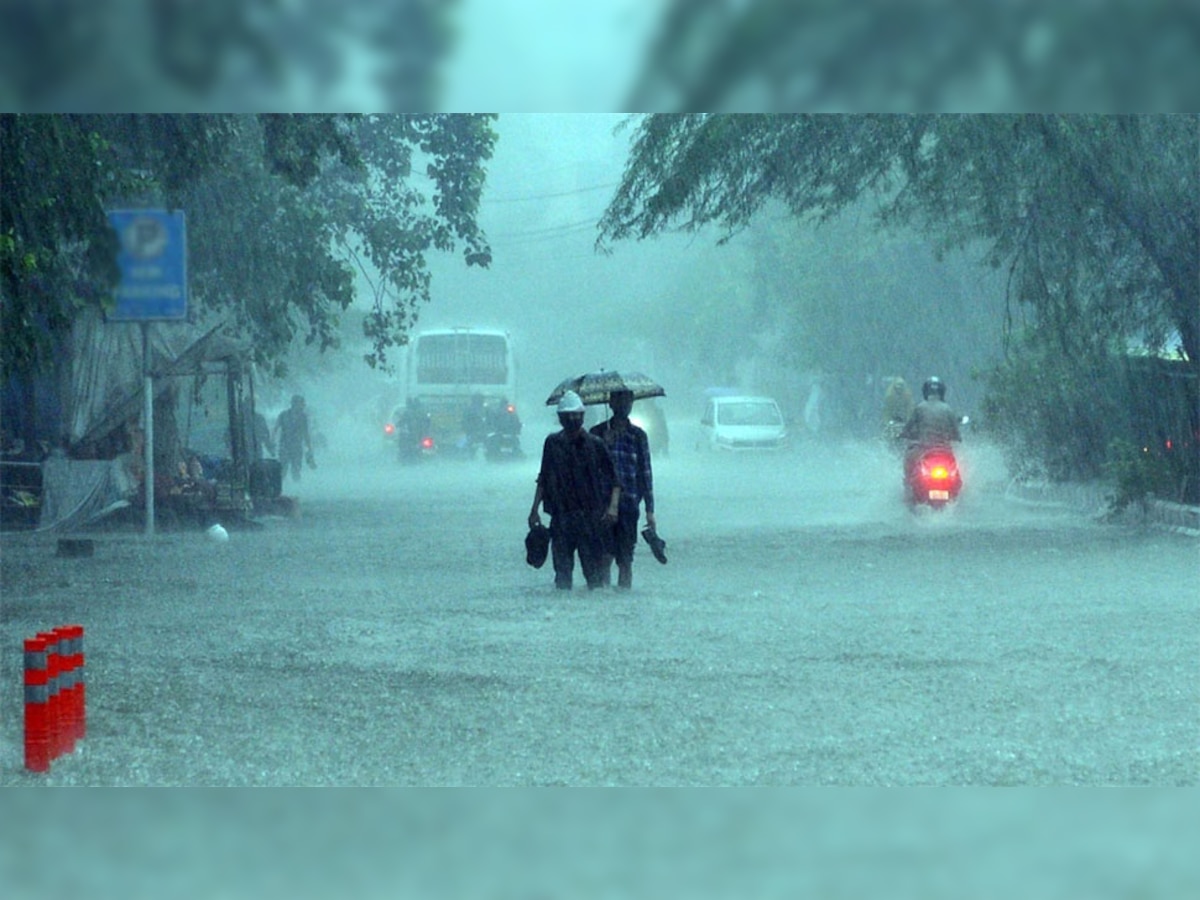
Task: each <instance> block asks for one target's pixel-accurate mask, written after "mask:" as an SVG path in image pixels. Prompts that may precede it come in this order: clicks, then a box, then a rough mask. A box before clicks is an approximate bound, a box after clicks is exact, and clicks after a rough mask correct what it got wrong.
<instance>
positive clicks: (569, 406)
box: [558, 391, 583, 413]
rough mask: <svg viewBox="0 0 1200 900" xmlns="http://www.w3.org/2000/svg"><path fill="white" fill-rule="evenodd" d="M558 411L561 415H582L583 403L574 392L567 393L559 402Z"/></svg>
mask: <svg viewBox="0 0 1200 900" xmlns="http://www.w3.org/2000/svg"><path fill="white" fill-rule="evenodd" d="M558 411H559V412H560V413H581V412H583V401H582V400H580V399H579V395H578V394H577V393H575V392H574V391H566V392H564V393H563V395H562V397H561V398H560V399H559V401H558Z"/></svg>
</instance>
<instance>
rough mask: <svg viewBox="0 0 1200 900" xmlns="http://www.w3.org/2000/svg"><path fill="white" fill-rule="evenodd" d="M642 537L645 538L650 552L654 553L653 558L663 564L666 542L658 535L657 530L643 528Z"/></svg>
mask: <svg viewBox="0 0 1200 900" xmlns="http://www.w3.org/2000/svg"><path fill="white" fill-rule="evenodd" d="M642 537H643V538H644V539H645V541H646V543H647V544H649V545H650V552H651V553H653V554H654V558H655V559H657V560H658V561H659V562H660V563H662V564H663V565H666V562H667V554H666V549H667V542H666V541H664V540H663V539H662V538H660V537H659V536H658V532H657V531H655V530H654V529H653V528H643V529H642Z"/></svg>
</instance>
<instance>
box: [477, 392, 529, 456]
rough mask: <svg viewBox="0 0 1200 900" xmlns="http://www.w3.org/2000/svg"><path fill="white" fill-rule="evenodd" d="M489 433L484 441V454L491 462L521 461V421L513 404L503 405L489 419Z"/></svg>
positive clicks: (522, 454)
mask: <svg viewBox="0 0 1200 900" xmlns="http://www.w3.org/2000/svg"><path fill="white" fill-rule="evenodd" d="M490 424H491V429H492V430H491V431H489V432H488V434H487V437H486V438H485V440H484V447H485V448H486V449H485V454H486V456H487V458H488V459H489V460H492V461H493V462H496V461H500V460H510V459H522V458H523V457H524V456H525V454H524V453H523V452H521V437H520V435H521V419H520V417H519V416H518V415H517V408H516V407H515V406H513V404H511V403H508V404H505V405H504V407H503V408H501V409H498V410H496V411H495V413H494V414H493V415H492V417H491V423H490Z"/></svg>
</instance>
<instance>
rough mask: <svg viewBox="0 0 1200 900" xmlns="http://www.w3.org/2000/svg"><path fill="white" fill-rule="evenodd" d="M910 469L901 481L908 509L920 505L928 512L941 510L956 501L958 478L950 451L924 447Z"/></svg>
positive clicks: (960, 482)
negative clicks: (903, 480) (924, 506)
mask: <svg viewBox="0 0 1200 900" xmlns="http://www.w3.org/2000/svg"><path fill="white" fill-rule="evenodd" d="M910 466H911V468H910V469H909V471H908V472H907V474H906V477H905V486H906V489H907V495H908V504H909V506H913V507H915V506H916V505H917V504H920V503H924V504H928V505H929V506H930V507H931V508H932V509H942V508H943V507H945V506H946V504H947V503H951V502H953V501H954V500H957V499H958V493H959V491H961V490H962V474H961V473H960V472H959V470H958V460H957V459H956V458H955V456H954V451H953V450H951V449H950V448H949V447H947V446H935V447H926V448H924V449H922V450H921V451H920V453H919V454H918V455H917V456H916V458H915V459H914V460H913V461H912V462H911V463H910Z"/></svg>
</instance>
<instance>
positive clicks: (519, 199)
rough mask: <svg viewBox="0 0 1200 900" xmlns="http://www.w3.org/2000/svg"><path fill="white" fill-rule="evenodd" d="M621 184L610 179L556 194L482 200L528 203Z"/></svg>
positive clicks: (484, 198)
mask: <svg viewBox="0 0 1200 900" xmlns="http://www.w3.org/2000/svg"><path fill="white" fill-rule="evenodd" d="M618 184H620V182H619V181H610V182H609V183H608V184H594V185H592V186H591V187H585V188H577V189H576V190H573V191H559V192H558V193H556V194H530V195H529V196H528V197H488V196H487V195H486V194H485V195H484V196H483V198H482V200H483V202H484V203H526V202H529V201H531V200H550V199H552V198H554V197H574V196H577V195H578V194H589V193H591V192H592V191H602V190H605V189H607V188H612V187H616V186H617V185H618Z"/></svg>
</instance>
